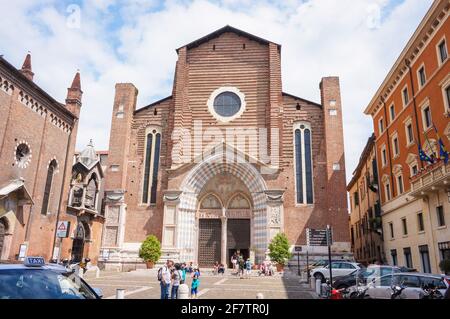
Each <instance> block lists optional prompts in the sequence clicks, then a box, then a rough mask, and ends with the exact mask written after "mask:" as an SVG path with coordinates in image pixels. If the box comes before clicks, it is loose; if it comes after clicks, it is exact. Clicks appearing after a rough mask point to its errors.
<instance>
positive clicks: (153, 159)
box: [142, 129, 161, 204]
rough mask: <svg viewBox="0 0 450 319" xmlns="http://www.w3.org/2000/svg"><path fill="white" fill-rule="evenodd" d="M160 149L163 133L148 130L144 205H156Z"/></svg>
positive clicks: (143, 192) (143, 193) (143, 191)
mask: <svg viewBox="0 0 450 319" xmlns="http://www.w3.org/2000/svg"><path fill="white" fill-rule="evenodd" d="M160 148H161V133H159V132H158V131H157V130H156V129H147V134H146V144H145V161H144V180H143V190H142V202H143V203H144V204H148V203H150V204H155V203H156V195H157V194H156V192H157V186H158V170H159V155H160Z"/></svg>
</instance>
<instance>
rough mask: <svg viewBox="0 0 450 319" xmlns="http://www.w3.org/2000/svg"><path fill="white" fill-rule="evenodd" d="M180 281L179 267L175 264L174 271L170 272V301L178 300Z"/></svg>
mask: <svg viewBox="0 0 450 319" xmlns="http://www.w3.org/2000/svg"><path fill="white" fill-rule="evenodd" d="M181 279H182V273H181V266H180V264H175V269H174V270H173V272H172V291H171V293H170V298H171V299H178V288H179V287H180V282H181Z"/></svg>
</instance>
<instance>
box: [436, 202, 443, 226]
mask: <svg viewBox="0 0 450 319" xmlns="http://www.w3.org/2000/svg"><path fill="white" fill-rule="evenodd" d="M436 215H437V221H438V226H439V227H443V226H445V214H444V206H438V207H436Z"/></svg>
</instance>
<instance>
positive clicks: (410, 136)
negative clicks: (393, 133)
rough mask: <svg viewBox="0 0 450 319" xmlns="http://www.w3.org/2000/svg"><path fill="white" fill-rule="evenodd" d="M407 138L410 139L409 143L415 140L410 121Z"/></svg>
mask: <svg viewBox="0 0 450 319" xmlns="http://www.w3.org/2000/svg"><path fill="white" fill-rule="evenodd" d="M406 139H407V141H408V145H409V144H411V143H412V142H414V133H413V128H412V124H411V123H408V125H406Z"/></svg>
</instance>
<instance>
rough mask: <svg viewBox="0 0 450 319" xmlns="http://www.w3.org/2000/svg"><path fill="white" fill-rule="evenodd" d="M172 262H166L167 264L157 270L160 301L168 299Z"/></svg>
mask: <svg viewBox="0 0 450 319" xmlns="http://www.w3.org/2000/svg"><path fill="white" fill-rule="evenodd" d="M172 266H173V262H172V261H171V260H168V261H167V263H166V264H165V265H164V266H162V267H161V268H159V269H158V281H159V285H160V286H161V299H169V288H170V283H171V280H172V275H171V272H170V269H171V268H172Z"/></svg>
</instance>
